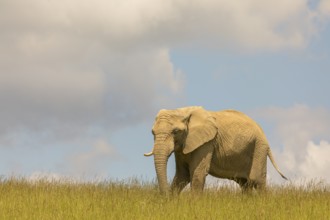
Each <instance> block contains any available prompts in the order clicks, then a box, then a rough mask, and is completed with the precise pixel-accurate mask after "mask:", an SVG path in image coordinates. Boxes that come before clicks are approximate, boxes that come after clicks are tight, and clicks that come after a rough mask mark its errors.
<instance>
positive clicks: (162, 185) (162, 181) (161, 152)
mask: <svg viewBox="0 0 330 220" xmlns="http://www.w3.org/2000/svg"><path fill="white" fill-rule="evenodd" d="M171 153H172V151H170V150H169V148H168V146H167V147H166V146H157V147H155V148H154V162H155V168H156V174H157V180H158V184H159V189H160V192H161V193H162V194H167V193H168V192H169V186H168V183H167V161H168V158H169V156H170V154H171Z"/></svg>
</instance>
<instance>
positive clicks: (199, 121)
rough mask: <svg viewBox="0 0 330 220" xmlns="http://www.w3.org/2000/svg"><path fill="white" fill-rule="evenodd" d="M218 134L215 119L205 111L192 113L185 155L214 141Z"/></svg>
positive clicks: (200, 110) (184, 150) (199, 110)
mask: <svg viewBox="0 0 330 220" xmlns="http://www.w3.org/2000/svg"><path fill="white" fill-rule="evenodd" d="M217 132H218V128H217V126H216V124H215V118H214V117H212V116H211V115H210V114H209V113H208V112H207V111H205V110H204V109H198V110H195V111H193V112H191V114H190V117H189V122H188V134H187V138H186V143H185V147H184V149H183V153H184V154H188V153H190V152H192V151H194V150H196V149H197V148H198V147H200V146H202V145H203V144H205V143H207V142H209V141H211V140H212V139H214V137H215V136H216V134H217Z"/></svg>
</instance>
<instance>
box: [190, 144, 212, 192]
mask: <svg viewBox="0 0 330 220" xmlns="http://www.w3.org/2000/svg"><path fill="white" fill-rule="evenodd" d="M196 153H197V152H196ZM194 157H195V159H193V160H192V163H191V165H190V177H191V190H192V191H193V192H201V191H203V189H204V185H205V180H206V176H207V174H208V173H209V170H210V164H211V159H212V152H210V151H206V152H205V153H204V154H203V153H202V154H200V153H197V154H196V155H195V156H194Z"/></svg>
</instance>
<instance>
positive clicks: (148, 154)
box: [144, 151, 154, 157]
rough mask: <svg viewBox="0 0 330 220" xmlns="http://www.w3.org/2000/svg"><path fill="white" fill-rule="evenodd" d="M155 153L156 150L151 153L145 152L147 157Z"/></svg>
mask: <svg viewBox="0 0 330 220" xmlns="http://www.w3.org/2000/svg"><path fill="white" fill-rule="evenodd" d="M153 154H154V152H152V151H151V152H149V153H145V154H144V156H146V157H150V156H151V155H153Z"/></svg>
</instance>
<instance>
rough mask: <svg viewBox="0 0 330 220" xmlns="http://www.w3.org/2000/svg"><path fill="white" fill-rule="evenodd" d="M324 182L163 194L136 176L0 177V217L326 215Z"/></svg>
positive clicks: (329, 199)
mask: <svg viewBox="0 0 330 220" xmlns="http://www.w3.org/2000/svg"><path fill="white" fill-rule="evenodd" d="M328 187H329V186H325V185H322V184H318V183H313V182H311V183H306V184H305V185H303V186H299V187H297V186H294V185H290V184H289V185H287V186H280V187H279V186H273V187H269V189H268V190H267V192H265V193H255V192H254V193H252V194H250V195H242V194H241V192H240V191H239V190H237V188H236V187H232V186H223V187H218V188H217V189H215V188H208V189H207V190H205V191H204V193H203V194H202V195H193V194H191V193H190V192H189V191H185V192H183V193H182V194H181V195H180V196H175V197H171V196H170V197H163V196H160V195H159V193H158V191H157V185H156V184H153V183H142V182H140V181H137V180H132V181H126V182H111V181H104V182H102V183H74V182H70V181H61V182H59V181H46V180H39V181H34V182H31V181H28V180H26V179H24V178H8V179H5V178H2V179H0V219H132V220H134V219H290V220H293V219H299V220H300V219H330V190H329V188H328Z"/></svg>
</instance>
